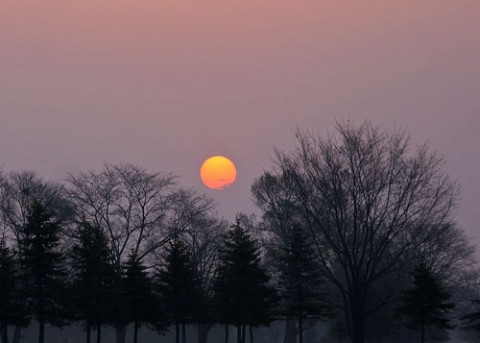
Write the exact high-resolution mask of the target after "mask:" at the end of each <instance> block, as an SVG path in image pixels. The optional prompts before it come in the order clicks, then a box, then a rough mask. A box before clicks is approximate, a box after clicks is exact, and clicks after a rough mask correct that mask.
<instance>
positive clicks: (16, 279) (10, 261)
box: [0, 240, 29, 342]
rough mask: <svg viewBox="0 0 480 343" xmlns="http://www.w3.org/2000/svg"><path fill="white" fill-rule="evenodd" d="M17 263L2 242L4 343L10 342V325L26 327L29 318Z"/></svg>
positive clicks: (1, 326) (0, 287) (1, 325)
mask: <svg viewBox="0 0 480 343" xmlns="http://www.w3.org/2000/svg"><path fill="white" fill-rule="evenodd" d="M16 267H17V265H16V261H15V259H14V257H13V255H12V253H11V252H10V249H8V248H7V247H6V244H5V241H3V240H2V241H0V329H1V332H0V335H1V337H2V342H7V341H8V336H7V328H8V325H18V326H26V325H27V324H28V323H29V318H28V315H27V311H26V304H25V301H24V300H23V296H22V286H21V280H20V276H19V275H18V273H17V270H16V269H17V268H16Z"/></svg>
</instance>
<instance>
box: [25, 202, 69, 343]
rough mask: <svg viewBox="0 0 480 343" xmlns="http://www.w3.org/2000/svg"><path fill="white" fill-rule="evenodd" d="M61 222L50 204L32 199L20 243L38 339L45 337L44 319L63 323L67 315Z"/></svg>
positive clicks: (52, 323)
mask: <svg viewBox="0 0 480 343" xmlns="http://www.w3.org/2000/svg"><path fill="white" fill-rule="evenodd" d="M60 225H61V224H60V222H59V221H58V220H56V219H55V218H54V214H53V213H52V212H51V211H49V209H48V208H46V207H44V206H43V205H42V204H41V203H40V202H38V201H33V203H32V205H31V207H30V209H29V213H28V215H27V223H26V225H25V232H24V238H23V239H22V242H21V244H22V253H23V255H22V264H23V270H24V277H25V287H26V295H27V297H28V299H29V302H30V311H31V312H32V314H33V315H34V316H35V318H36V319H37V321H38V323H39V332H38V341H39V343H43V342H44V340H45V323H49V324H51V325H53V326H63V325H64V324H66V320H65V318H68V311H67V308H66V299H67V294H66V283H65V280H66V274H65V271H64V269H63V264H64V258H63V255H62V253H61V252H60V251H59V245H60V242H59V235H60V228H61V226H60Z"/></svg>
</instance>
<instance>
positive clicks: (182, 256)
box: [157, 234, 203, 343]
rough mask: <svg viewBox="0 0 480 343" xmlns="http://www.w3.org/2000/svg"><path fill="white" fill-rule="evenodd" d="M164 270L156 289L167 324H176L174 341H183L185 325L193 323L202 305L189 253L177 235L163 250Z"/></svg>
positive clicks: (198, 282) (199, 289)
mask: <svg viewBox="0 0 480 343" xmlns="http://www.w3.org/2000/svg"><path fill="white" fill-rule="evenodd" d="M166 251H167V255H166V258H165V268H163V269H161V270H159V272H158V275H157V277H158V289H159V291H160V294H161V299H162V302H163V304H164V305H165V307H166V311H167V315H168V317H169V319H170V322H171V323H173V324H174V325H175V335H176V342H177V343H179V342H180V326H181V328H182V341H183V343H185V342H186V333H185V325H186V324H188V323H192V322H195V321H196V319H197V317H198V314H199V310H200V308H199V307H200V304H201V303H202V298H203V294H202V293H203V291H202V285H201V282H200V276H199V275H198V272H197V270H196V267H195V264H194V263H193V260H192V257H191V254H190V252H189V251H188V249H187V247H186V245H185V244H184V243H183V242H182V240H181V238H180V237H179V236H178V235H176V234H175V235H174V237H173V239H172V240H171V242H170V243H169V245H168V246H167V248H166Z"/></svg>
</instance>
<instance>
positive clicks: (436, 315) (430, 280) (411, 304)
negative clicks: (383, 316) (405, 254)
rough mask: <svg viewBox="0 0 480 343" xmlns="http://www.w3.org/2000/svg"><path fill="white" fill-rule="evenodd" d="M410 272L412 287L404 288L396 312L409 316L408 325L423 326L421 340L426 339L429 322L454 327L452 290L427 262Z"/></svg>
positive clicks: (399, 315) (444, 327)
mask: <svg viewBox="0 0 480 343" xmlns="http://www.w3.org/2000/svg"><path fill="white" fill-rule="evenodd" d="M411 276H412V287H411V288H409V289H407V290H404V291H402V294H403V296H402V303H401V305H400V306H399V307H397V308H396V310H395V315H396V316H397V317H399V318H404V319H406V323H405V326H406V327H408V328H411V329H414V330H420V341H421V342H422V343H423V342H425V329H426V328H427V327H428V326H433V327H436V328H438V329H451V328H453V325H452V324H451V322H450V319H449V318H448V313H449V312H451V311H452V310H453V308H454V307H455V305H454V304H453V303H450V302H448V300H450V298H451V296H450V294H449V293H448V292H447V291H446V290H445V289H444V287H443V285H442V284H441V282H440V280H438V279H437V278H436V277H435V275H434V274H433V273H432V271H431V270H430V269H429V268H428V267H427V266H426V264H425V263H420V264H419V265H418V266H417V267H416V268H415V270H414V271H413V272H412V273H411Z"/></svg>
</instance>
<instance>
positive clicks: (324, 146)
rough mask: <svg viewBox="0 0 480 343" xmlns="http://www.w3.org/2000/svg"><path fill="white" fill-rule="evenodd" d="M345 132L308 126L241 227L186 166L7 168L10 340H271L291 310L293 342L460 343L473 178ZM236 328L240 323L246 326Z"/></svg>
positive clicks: (472, 321) (469, 266) (0, 254)
mask: <svg viewBox="0 0 480 343" xmlns="http://www.w3.org/2000/svg"><path fill="white" fill-rule="evenodd" d="M337 128H338V135H337V136H335V138H329V139H322V138H320V137H317V136H315V135H313V134H311V133H304V132H298V133H297V138H298V145H297V148H296V150H294V151H293V152H292V153H282V152H277V153H276V164H275V167H274V168H273V169H272V170H271V171H267V172H265V173H264V174H263V175H261V176H260V177H258V178H257V179H256V180H255V182H254V184H253V186H252V194H253V198H254V200H255V203H256V204H257V206H258V208H259V209H260V210H261V212H262V216H261V218H260V219H256V218H255V217H254V216H247V215H244V214H239V215H238V216H237V219H236V221H235V222H234V223H232V224H230V225H229V224H228V223H227V222H226V221H225V220H223V219H222V218H220V217H218V216H217V214H216V212H215V207H214V204H213V203H212V201H211V200H209V199H208V198H206V197H205V196H203V195H201V194H198V193H197V192H195V191H191V190H185V189H182V188H180V187H178V186H177V185H176V182H175V181H176V180H175V177H173V176H172V175H170V174H161V173H152V172H149V171H147V170H145V169H143V168H139V167H136V166H133V165H130V164H120V165H105V167H104V168H103V169H102V170H100V171H88V172H80V173H78V174H70V175H68V176H67V177H66V180H65V182H62V183H60V182H51V181H45V180H44V179H42V178H41V177H39V176H38V175H37V174H36V173H35V172H31V171H23V172H10V173H6V172H5V173H3V174H1V176H0V215H1V218H0V219H1V222H0V228H1V236H0V334H1V342H3V343H7V342H14V343H19V342H21V339H20V338H21V330H22V328H25V327H28V326H29V325H30V323H31V322H32V321H36V322H37V323H38V342H39V343H43V342H44V341H45V330H46V327H48V326H46V324H48V325H49V326H56V327H62V326H65V325H73V324H75V325H82V327H83V328H84V330H85V341H86V342H87V343H90V342H97V343H99V342H101V341H102V329H103V328H105V327H107V326H108V327H113V328H115V331H116V342H117V343H123V342H125V337H126V331H127V329H128V330H132V337H133V342H134V343H136V342H139V335H138V333H139V331H140V330H141V329H142V327H148V328H149V329H150V330H155V331H157V332H158V333H159V334H160V335H161V334H164V333H166V332H167V331H168V330H173V331H174V337H175V342H177V343H179V342H182V343H185V342H192V338H189V337H188V335H187V330H186V327H187V326H191V325H196V326H197V329H198V335H197V337H198V343H206V342H208V334H209V331H210V329H211V328H212V327H213V326H214V325H219V326H221V327H222V328H224V342H226V343H228V342H231V341H236V342H237V343H246V342H254V341H255V337H254V336H255V330H254V329H255V328H258V327H262V326H268V325H269V324H270V323H271V322H272V321H274V320H283V321H284V322H285V334H284V337H283V338H282V342H283V343H294V342H295V343H296V342H300V343H302V342H305V341H308V340H306V338H305V337H304V332H305V331H306V330H307V329H308V328H310V327H312V325H314V324H315V323H317V322H322V323H323V326H324V327H326V328H327V329H328V330H327V333H326V334H325V336H324V337H323V341H322V342H342V340H344V339H346V340H349V341H351V342H354V343H363V342H367V341H368V342H374V341H388V342H405V341H420V342H426V341H431V340H436V341H446V340H448V336H449V331H450V330H451V329H453V328H455V327H458V328H460V329H463V331H462V332H464V336H465V337H464V338H465V339H471V340H472V341H475V339H478V338H476V332H478V331H480V307H479V306H478V304H479V303H480V297H479V296H478V294H477V291H478V288H477V286H478V273H477V268H476V264H475V261H474V259H473V247H472V246H471V245H469V244H468V242H467V240H466V238H465V236H464V234H463V232H462V230H461V229H460V228H458V226H457V225H456V223H455V218H454V215H455V209H456V203H457V198H458V195H459V191H458V185H457V184H456V183H455V182H454V181H452V180H451V179H450V178H449V177H448V175H446V174H445V173H444V172H443V171H442V167H443V164H442V163H443V161H442V160H441V159H440V158H439V157H438V155H437V154H435V153H432V152H431V151H429V149H428V148H427V147H425V146H424V147H421V148H419V149H417V150H414V151H412V150H410V148H409V141H408V137H407V135H406V134H405V133H404V132H386V131H382V130H379V129H377V128H375V127H373V126H372V125H370V124H369V123H365V124H363V125H361V126H353V125H350V124H339V125H338V127H337ZM230 327H234V328H235V329H236V330H235V334H234V335H231V332H230V330H229V328H230Z"/></svg>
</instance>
